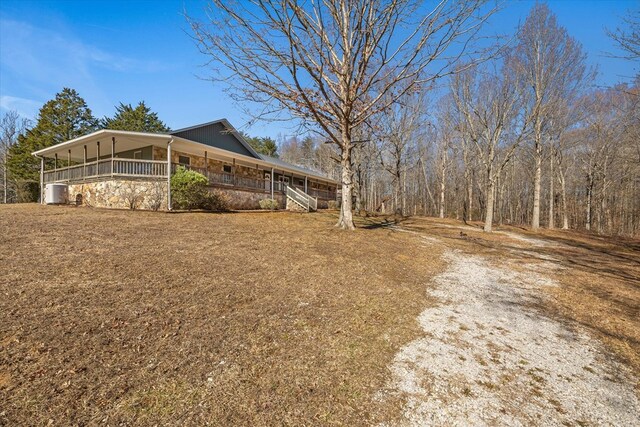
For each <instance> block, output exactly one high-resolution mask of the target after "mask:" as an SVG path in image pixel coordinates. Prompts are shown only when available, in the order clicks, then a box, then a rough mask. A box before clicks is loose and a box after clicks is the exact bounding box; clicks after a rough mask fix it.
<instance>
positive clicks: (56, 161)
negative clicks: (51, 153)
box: [53, 153, 58, 181]
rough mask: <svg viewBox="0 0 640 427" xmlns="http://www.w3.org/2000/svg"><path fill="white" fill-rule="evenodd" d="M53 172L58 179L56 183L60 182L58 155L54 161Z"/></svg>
mask: <svg viewBox="0 0 640 427" xmlns="http://www.w3.org/2000/svg"><path fill="white" fill-rule="evenodd" d="M53 171H54V172H55V173H54V174H53V176H55V177H56V181H57V180H58V153H56V154H55V160H54V161H53Z"/></svg>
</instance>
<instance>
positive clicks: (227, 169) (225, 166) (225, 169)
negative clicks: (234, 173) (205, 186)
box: [224, 165, 231, 173]
mask: <svg viewBox="0 0 640 427" xmlns="http://www.w3.org/2000/svg"><path fill="white" fill-rule="evenodd" d="M224 173H231V165H224Z"/></svg>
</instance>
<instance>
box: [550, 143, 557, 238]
mask: <svg viewBox="0 0 640 427" xmlns="http://www.w3.org/2000/svg"><path fill="white" fill-rule="evenodd" d="M553 157H554V153H553V151H552V152H551V155H550V156H549V162H550V164H549V226H548V228H549V230H553V229H554V228H556V222H555V212H554V211H553V207H554V206H553V205H554V203H555V197H556V194H555V191H554V188H553V184H554V183H555V181H556V177H555V174H554V171H553Z"/></svg>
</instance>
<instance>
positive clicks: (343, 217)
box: [336, 135, 356, 230]
mask: <svg viewBox="0 0 640 427" xmlns="http://www.w3.org/2000/svg"><path fill="white" fill-rule="evenodd" d="M343 140H348V137H347V136H345V135H343ZM345 145H346V147H347V148H343V149H342V155H341V159H340V166H342V203H341V205H340V217H339V218H338V222H337V224H336V227H340V228H342V229H343V230H354V229H355V228H356V227H355V225H354V224H353V212H352V206H351V194H352V190H353V171H352V170H351V147H350V145H351V143H350V141H349V143H348V144H345Z"/></svg>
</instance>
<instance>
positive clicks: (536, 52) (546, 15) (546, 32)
mask: <svg viewBox="0 0 640 427" xmlns="http://www.w3.org/2000/svg"><path fill="white" fill-rule="evenodd" d="M585 61H586V54H585V53H584V51H583V49H582V46H581V45H580V43H578V41H576V40H575V39H574V38H573V37H571V36H569V34H568V33H567V31H566V29H564V28H563V27H561V26H559V25H558V23H557V21H556V17H555V15H554V14H553V13H552V12H551V10H550V9H549V7H548V6H547V5H545V4H543V3H538V4H536V5H535V6H534V7H533V9H532V10H531V12H530V13H529V16H528V17H527V19H526V21H525V23H524V25H523V27H522V28H521V30H520V31H519V32H518V44H517V45H516V47H515V50H514V61H513V64H514V66H515V67H516V72H517V73H518V75H519V76H521V78H522V84H523V85H524V87H525V88H527V89H528V90H529V91H530V92H531V95H532V96H531V98H530V101H529V102H528V104H526V106H525V108H526V114H527V115H528V116H529V117H530V119H529V121H530V122H531V123H532V126H533V133H532V151H533V159H534V183H533V214H532V218H531V228H533V229H534V230H536V229H538V228H539V227H540V194H541V182H542V162H543V158H544V154H545V153H544V150H545V145H546V144H545V142H546V140H547V136H546V134H545V132H546V131H547V128H548V126H549V117H550V115H551V113H552V111H553V108H554V105H555V104H556V101H557V100H558V99H563V98H564V99H567V98H569V97H575V96H576V95H577V94H578V93H579V92H580V90H581V89H582V86H583V84H584V82H585V80H587V77H588V76H589V75H590V74H589V72H588V71H587V69H586V65H585Z"/></svg>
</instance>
